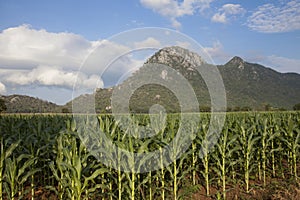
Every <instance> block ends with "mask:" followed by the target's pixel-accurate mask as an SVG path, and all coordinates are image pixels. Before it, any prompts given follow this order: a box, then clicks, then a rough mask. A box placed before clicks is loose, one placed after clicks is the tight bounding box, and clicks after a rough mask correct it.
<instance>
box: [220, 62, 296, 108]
mask: <svg viewBox="0 0 300 200" xmlns="http://www.w3.org/2000/svg"><path fill="white" fill-rule="evenodd" d="M219 70H220V73H221V75H222V77H223V81H224V84H225V87H226V91H227V100H228V104H229V106H231V107H235V106H240V107H241V106H250V107H252V108H255V109H261V108H263V107H264V106H266V105H268V104H269V105H271V106H273V107H277V108H285V109H292V107H293V105H295V104H296V103H298V102H300V75H299V74H296V73H279V72H277V71H274V70H273V69H270V68H266V67H264V66H262V65H259V64H254V63H249V62H245V61H244V60H242V59H241V58H239V57H234V58H232V59H231V60H230V61H229V62H228V63H226V64H225V65H221V66H219Z"/></svg>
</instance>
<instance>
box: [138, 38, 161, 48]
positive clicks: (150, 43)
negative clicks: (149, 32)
mask: <svg viewBox="0 0 300 200" xmlns="http://www.w3.org/2000/svg"><path fill="white" fill-rule="evenodd" d="M134 46H135V48H145V47H161V43H160V41H159V40H157V39H155V38H153V37H148V38H147V39H145V40H143V41H140V42H135V43H134Z"/></svg>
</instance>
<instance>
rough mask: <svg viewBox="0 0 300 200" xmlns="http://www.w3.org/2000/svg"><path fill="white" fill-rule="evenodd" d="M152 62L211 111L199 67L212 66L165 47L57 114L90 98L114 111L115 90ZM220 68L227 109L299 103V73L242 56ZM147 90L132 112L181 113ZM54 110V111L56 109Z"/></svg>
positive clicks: (138, 94) (154, 89) (165, 93)
mask: <svg viewBox="0 0 300 200" xmlns="http://www.w3.org/2000/svg"><path fill="white" fill-rule="evenodd" d="M153 63H160V64H164V65H167V66H169V67H171V68H173V69H174V70H176V71H177V72H179V73H181V74H182V75H183V76H184V78H185V79H187V80H188V81H189V82H190V84H191V85H192V86H193V89H194V90H195V94H196V95H197V98H198V101H199V104H200V110H201V111H203V110H205V111H206V110H209V107H210V99H209V93H208V89H207V87H206V84H205V81H204V80H203V78H202V77H201V76H200V74H199V72H198V71H197V70H196V68H197V67H199V66H202V67H208V68H207V69H209V67H210V66H213V65H211V64H208V63H207V62H206V61H205V60H203V59H202V57H201V56H199V55H198V54H197V53H195V52H192V51H189V50H187V49H184V48H181V47H178V46H175V47H165V48H162V49H160V50H159V51H157V52H156V53H155V54H154V55H152V56H151V57H150V58H148V59H147V60H146V62H145V63H144V65H143V66H142V67H141V68H140V69H139V70H137V72H135V73H134V74H133V75H132V76H131V77H129V78H128V79H126V80H125V81H124V82H123V83H121V84H119V85H117V86H114V87H112V88H99V89H96V90H95V92H94V94H85V95H81V96H79V97H77V98H75V99H73V100H72V101H70V102H67V103H66V104H65V105H64V106H58V105H56V106H57V107H56V108H55V109H54V110H55V111H54V112H59V111H60V112H61V111H62V109H64V111H65V112H66V111H69V112H70V111H71V110H72V102H77V104H83V105H85V104H86V102H88V101H90V100H91V99H90V98H94V97H95V99H96V101H95V106H94V107H93V108H85V109H89V110H96V112H102V113H103V112H111V105H110V98H111V95H112V93H113V90H114V89H116V88H121V87H122V86H124V84H126V83H128V82H130V80H133V78H134V76H136V75H138V74H140V73H142V71H145V67H146V66H149V64H153ZM217 68H218V70H219V72H220V74H221V76H222V78H223V82H224V86H225V90H226V96H227V104H228V107H229V108H230V109H228V110H234V109H235V110H241V109H245V108H247V109H253V110H264V109H265V108H266V107H267V106H269V107H270V106H273V107H275V108H283V109H292V107H293V106H294V105H295V104H297V103H299V102H300V74H298V73H293V72H288V73H280V72H278V71H276V70H274V69H271V68H268V67H265V66H263V65H261V64H257V63H250V62H247V61H245V60H243V59H242V58H241V57H239V56H234V57H233V58H232V59H230V60H229V61H228V62H227V63H225V64H224V65H217ZM162 75H163V74H162ZM164 76H166V77H167V75H166V74H165V75H163V76H162V77H164ZM174 81H175V80H174ZM147 87H148V86H147ZM147 87H146V86H143V87H140V88H138V89H137V90H136V91H135V92H134V93H133V95H132V97H131V99H130V105H129V107H130V111H132V112H147V111H148V110H149V108H150V107H151V105H153V104H162V105H163V106H165V107H166V110H167V111H169V112H178V111H179V110H180V105H179V104H178V99H177V100H176V95H175V96H174V94H172V92H170V91H169V90H168V89H167V88H163V87H159V86H158V85H152V86H151V87H148V88H147ZM176 101H177V102H176ZM46 102H47V101H46ZM27 106H28V105H27ZM51 106H52V104H51ZM51 106H50V107H51ZM8 107H9V106H8ZM52 107H53V108H54V107H55V106H52ZM147 109H148V110H147Z"/></svg>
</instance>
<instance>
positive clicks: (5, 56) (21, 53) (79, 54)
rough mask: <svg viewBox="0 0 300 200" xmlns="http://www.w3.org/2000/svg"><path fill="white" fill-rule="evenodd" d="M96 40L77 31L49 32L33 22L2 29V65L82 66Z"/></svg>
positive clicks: (0, 37) (0, 38) (24, 66)
mask: <svg viewBox="0 0 300 200" xmlns="http://www.w3.org/2000/svg"><path fill="white" fill-rule="evenodd" d="M92 47H93V43H92V42H90V41H87V40H86V39H84V38H83V37H81V36H79V35H76V34H73V33H49V32H47V31H46V30H44V29H41V30H35V29H32V28H31V27H30V26H29V25H22V26H18V27H13V28H8V29H5V30H4V31H3V32H2V33H0V60H1V61H0V65H2V66H10V67H17V68H32V66H36V65H50V66H51V65H57V66H64V67H67V66H68V67H70V66H72V67H75V68H76V67H78V66H79V65H80V63H81V62H82V60H83V58H84V56H85V55H87V54H88V53H89V51H90V50H91V49H92Z"/></svg>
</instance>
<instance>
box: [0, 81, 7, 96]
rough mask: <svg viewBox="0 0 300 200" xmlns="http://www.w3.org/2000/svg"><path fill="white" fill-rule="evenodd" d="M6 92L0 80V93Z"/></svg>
mask: <svg viewBox="0 0 300 200" xmlns="http://www.w3.org/2000/svg"><path fill="white" fill-rule="evenodd" d="M5 93H6V87H5V85H4V84H3V83H1V82H0V94H5Z"/></svg>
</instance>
